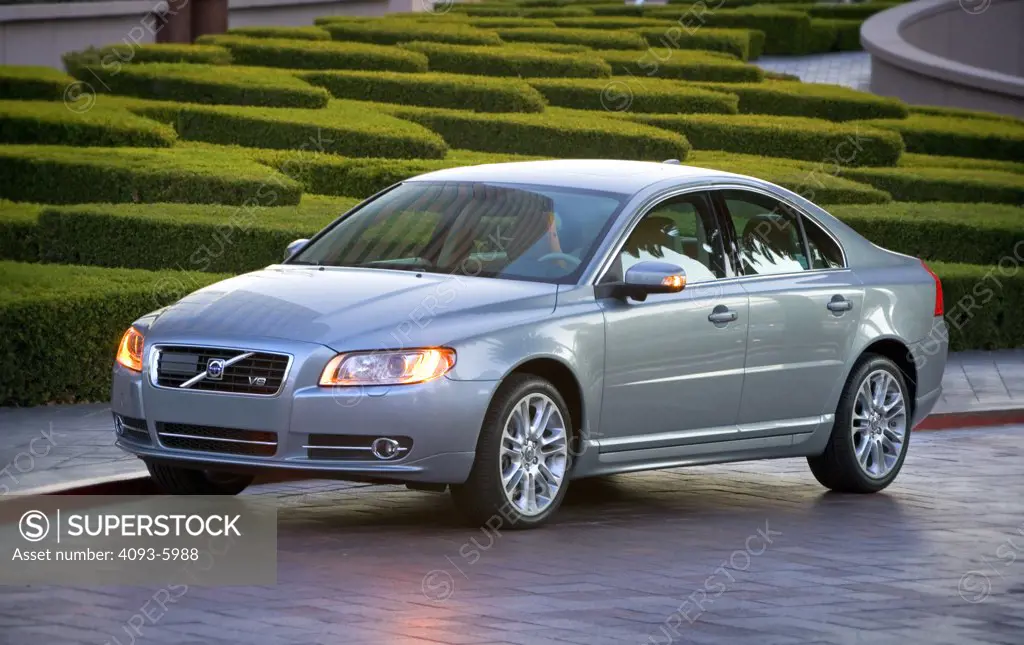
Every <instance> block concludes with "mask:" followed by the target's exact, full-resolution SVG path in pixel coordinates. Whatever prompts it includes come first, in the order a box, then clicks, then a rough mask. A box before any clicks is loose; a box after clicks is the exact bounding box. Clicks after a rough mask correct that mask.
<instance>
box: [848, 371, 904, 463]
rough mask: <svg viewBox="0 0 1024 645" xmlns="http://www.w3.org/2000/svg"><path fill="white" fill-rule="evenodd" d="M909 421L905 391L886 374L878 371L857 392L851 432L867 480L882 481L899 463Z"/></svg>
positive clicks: (857, 456)
mask: <svg viewBox="0 0 1024 645" xmlns="http://www.w3.org/2000/svg"><path fill="white" fill-rule="evenodd" d="M908 425H909V420H908V417H907V405H906V401H905V400H904V398H903V390H902V389H901V388H900V384H899V382H898V381H897V380H896V378H895V377H894V376H893V375H892V374H890V373H889V372H888V371H886V370H875V371H873V372H871V373H870V374H868V375H867V377H865V379H864V380H863V381H862V382H861V385H860V387H859V388H858V389H857V398H856V400H855V401H854V406H853V420H852V423H851V430H852V434H853V448H854V455H855V456H856V458H857V464H858V465H859V466H860V468H861V470H863V471H864V473H865V474H866V475H867V476H868V477H872V478H874V479H881V478H883V477H885V476H886V475H888V474H889V473H890V472H892V469H893V468H895V466H896V464H897V463H898V462H899V459H900V455H901V454H902V452H903V445H904V443H905V441H906V438H907V430H908Z"/></svg>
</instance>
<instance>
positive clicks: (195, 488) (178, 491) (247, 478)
mask: <svg viewBox="0 0 1024 645" xmlns="http://www.w3.org/2000/svg"><path fill="white" fill-rule="evenodd" d="M146 468H147V469H149V476H150V477H151V478H152V479H153V483H155V484H156V487H157V488H158V489H159V490H160V492H161V493H163V494H165V495H238V494H239V493H241V492H242V491H244V490H245V489H246V488H248V487H249V484H251V483H252V480H253V476H252V475H239V474H235V473H224V472H219V471H204V470H193V469H191V468H182V467H180V466H171V465H169V464H164V463H156V462H151V461H147V462H146Z"/></svg>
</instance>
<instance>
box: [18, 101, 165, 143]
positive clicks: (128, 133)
mask: <svg viewBox="0 0 1024 645" xmlns="http://www.w3.org/2000/svg"><path fill="white" fill-rule="evenodd" d="M174 139H175V136H174V131H173V130H172V129H170V128H168V127H167V126H165V125H163V124H160V123H156V122H154V121H150V120H149V119H144V118H142V117H139V116H135V115H134V114H132V113H131V112H128V111H127V110H124V109H122V108H119V107H114V106H110V107H108V106H104V105H96V106H93V108H92V109H90V110H87V111H85V112H76V111H72V110H69V109H68V108H67V106H65V105H64V104H63V103H57V102H51V101H0V143H40V144H60V145H69V146H141V147H154V148H169V147H170V146H172V145H174Z"/></svg>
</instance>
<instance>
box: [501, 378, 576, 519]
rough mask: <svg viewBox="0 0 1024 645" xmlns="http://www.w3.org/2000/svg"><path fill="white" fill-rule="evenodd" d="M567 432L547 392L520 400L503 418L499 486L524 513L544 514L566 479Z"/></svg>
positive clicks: (509, 500) (535, 393)
mask: <svg viewBox="0 0 1024 645" xmlns="http://www.w3.org/2000/svg"><path fill="white" fill-rule="evenodd" d="M568 449H569V435H568V431H567V429H566V426H565V419H564V418H563V416H562V411H561V410H560V409H559V407H558V405H557V404H556V403H555V402H554V401H553V400H552V399H551V398H550V397H549V396H547V395H546V394H543V393H541V392H533V393H531V394H527V395H526V396H524V397H523V398H522V399H520V400H519V401H518V402H516V404H515V405H514V406H512V408H511V410H510V411H509V414H508V418H507V419H506V420H505V427H504V430H503V432H502V438H501V443H500V447H499V455H500V465H499V468H500V475H501V483H502V488H503V489H504V493H505V497H506V499H507V500H508V502H509V503H511V504H512V505H513V506H515V507H516V509H517V510H518V511H519V512H520V513H522V514H523V515H527V516H532V515H539V514H541V513H543V512H544V511H545V510H547V509H548V507H549V506H550V505H551V504H552V503H554V500H555V499H556V498H557V497H558V494H559V491H560V490H561V487H562V486H563V485H564V484H565V481H566V477H565V474H566V467H567V466H568V463H569V462H568Z"/></svg>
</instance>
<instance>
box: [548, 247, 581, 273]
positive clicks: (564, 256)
mask: <svg viewBox="0 0 1024 645" xmlns="http://www.w3.org/2000/svg"><path fill="white" fill-rule="evenodd" d="M552 260H556V261H557V260H565V261H566V262H568V263H570V264H571V265H572V268H573V269H576V268H577V267H579V265H580V264H581V262H582V260H580V259H579V258H578V257H576V256H575V255H569V254H568V253H562V252H560V251H554V252H552V253H545V254H544V255H542V256H540V257H539V258H537V261H538V262H551V261H552Z"/></svg>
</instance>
